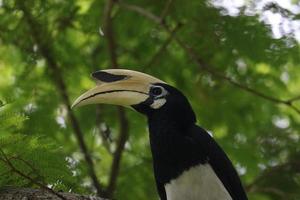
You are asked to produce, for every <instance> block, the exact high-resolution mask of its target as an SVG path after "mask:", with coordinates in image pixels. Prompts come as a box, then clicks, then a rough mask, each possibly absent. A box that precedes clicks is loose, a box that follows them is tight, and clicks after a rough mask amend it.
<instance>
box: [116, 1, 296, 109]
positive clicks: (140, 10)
mask: <svg viewBox="0 0 300 200" xmlns="http://www.w3.org/2000/svg"><path fill="white" fill-rule="evenodd" d="M119 5H120V7H122V8H125V9H127V10H131V11H134V12H136V13H138V14H140V15H142V16H144V17H146V18H148V19H150V20H152V21H153V22H155V23H157V24H159V25H160V26H161V27H162V28H163V29H164V30H165V31H166V32H168V33H169V34H170V35H171V34H172V30H171V29H170V28H169V26H168V25H167V24H166V23H165V22H164V21H163V20H161V18H160V17H158V16H156V15H155V14H153V13H151V12H149V11H147V10H145V9H144V8H141V7H138V6H136V5H129V4H124V3H121V2H119ZM173 37H174V39H175V41H176V42H177V43H178V45H179V46H180V47H181V48H182V49H183V50H184V51H185V52H186V54H188V55H189V56H190V57H191V59H192V60H193V61H194V62H195V63H196V64H197V65H198V67H199V69H200V70H203V71H206V72H207V73H209V74H211V75H212V76H213V77H215V78H218V79H221V80H224V81H226V82H228V83H230V84H231V85H233V86H235V87H238V88H240V89H242V90H244V91H246V92H248V93H251V94H253V95H256V96H258V97H260V98H263V99H266V100H268V101H271V102H273V103H276V104H282V105H285V106H288V107H290V108H291V109H293V110H294V111H296V112H297V113H298V114H300V109H299V108H297V107H296V106H294V105H293V104H292V103H293V102H294V101H296V100H299V99H300V96H299V97H296V98H292V99H291V100H292V101H291V100H282V99H279V98H276V97H272V96H268V95H266V94H264V93H262V92H260V91H257V90H255V89H253V88H250V87H248V86H246V85H243V84H241V83H239V82H236V81H235V80H233V79H232V78H230V77H228V76H226V75H224V74H221V73H220V72H218V71H216V70H214V67H212V66H211V65H209V64H208V63H206V62H205V61H204V60H203V59H201V58H200V57H199V56H198V54H197V53H196V52H195V51H194V50H193V49H192V48H191V47H189V46H188V45H187V44H186V43H185V42H183V41H181V40H180V39H179V38H178V37H177V36H176V35H175V36H173Z"/></svg>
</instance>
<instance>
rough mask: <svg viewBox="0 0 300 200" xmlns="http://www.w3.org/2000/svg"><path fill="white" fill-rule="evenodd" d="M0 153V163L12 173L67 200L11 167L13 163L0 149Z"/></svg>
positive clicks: (64, 199)
mask: <svg viewBox="0 0 300 200" xmlns="http://www.w3.org/2000/svg"><path fill="white" fill-rule="evenodd" d="M0 153H1V154H2V156H3V158H1V159H0V161H2V162H3V163H4V164H5V165H7V166H8V167H9V168H10V169H11V171H12V172H14V173H15V174H17V175H19V176H21V177H22V178H25V179H27V180H29V181H30V182H31V183H33V184H35V185H37V186H39V187H41V188H42V189H45V190H46V191H48V192H50V193H52V194H54V195H56V196H57V197H59V198H60V199H63V200H67V199H66V198H65V197H64V196H63V195H61V194H59V193H58V192H55V191H54V190H53V189H51V188H49V187H48V186H46V185H44V184H42V183H40V182H38V181H36V180H34V179H33V178H31V177H30V176H28V175H26V174H24V173H23V172H22V171H20V170H18V169H17V168H16V167H15V166H14V165H13V163H12V162H11V161H10V160H9V158H8V157H7V155H6V154H5V153H4V151H3V150H2V149H1V148H0Z"/></svg>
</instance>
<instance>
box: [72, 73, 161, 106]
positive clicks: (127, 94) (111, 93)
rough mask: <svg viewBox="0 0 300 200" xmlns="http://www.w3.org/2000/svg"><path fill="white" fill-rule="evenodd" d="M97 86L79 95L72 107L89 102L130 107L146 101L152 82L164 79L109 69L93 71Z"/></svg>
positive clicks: (159, 81)
mask: <svg viewBox="0 0 300 200" xmlns="http://www.w3.org/2000/svg"><path fill="white" fill-rule="evenodd" d="M92 77H93V78H94V79H96V83H97V85H96V87H94V88H92V89H90V90H88V91H86V92H85V93H83V94H82V95H81V96H80V97H78V98H77V99H76V100H75V101H74V103H73V105H72V108H75V107H79V106H83V105H88V104H113V105H120V106H126V107H130V106H132V105H137V104H139V103H142V102H144V101H146V100H147V99H148V98H149V90H150V87H151V85H152V84H155V83H164V82H163V81H161V80H159V79H157V78H155V77H153V76H150V75H147V74H144V73H141V72H137V71H132V70H125V69H108V70H101V71H96V72H94V73H92Z"/></svg>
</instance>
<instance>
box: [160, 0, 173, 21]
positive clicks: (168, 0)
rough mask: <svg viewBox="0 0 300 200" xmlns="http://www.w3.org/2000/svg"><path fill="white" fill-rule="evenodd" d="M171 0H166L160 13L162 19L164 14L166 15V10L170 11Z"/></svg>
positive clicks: (164, 16) (163, 19)
mask: <svg viewBox="0 0 300 200" xmlns="http://www.w3.org/2000/svg"><path fill="white" fill-rule="evenodd" d="M172 2H173V0H167V2H166V4H165V6H164V9H163V11H162V12H161V14H160V18H161V19H162V21H165V18H166V16H167V15H168V12H169V11H170V7H171V5H172Z"/></svg>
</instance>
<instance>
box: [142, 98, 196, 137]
mask: <svg viewBox="0 0 300 200" xmlns="http://www.w3.org/2000/svg"><path fill="white" fill-rule="evenodd" d="M147 117H148V124H149V131H150V134H152V133H153V134H155V132H160V131H163V130H164V131H166V130H168V129H170V130H169V131H172V132H173V131H174V130H176V131H177V132H180V133H181V134H184V133H185V131H186V129H189V128H190V127H191V126H193V125H194V124H195V122H196V116H195V113H194V111H193V110H192V107H191V106H190V104H189V102H188V101H187V100H186V102H182V104H180V105H178V106H177V105H174V104H171V105H170V104H169V103H166V105H164V106H163V107H162V108H160V109H159V110H156V111H153V112H149V113H148V114H147Z"/></svg>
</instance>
